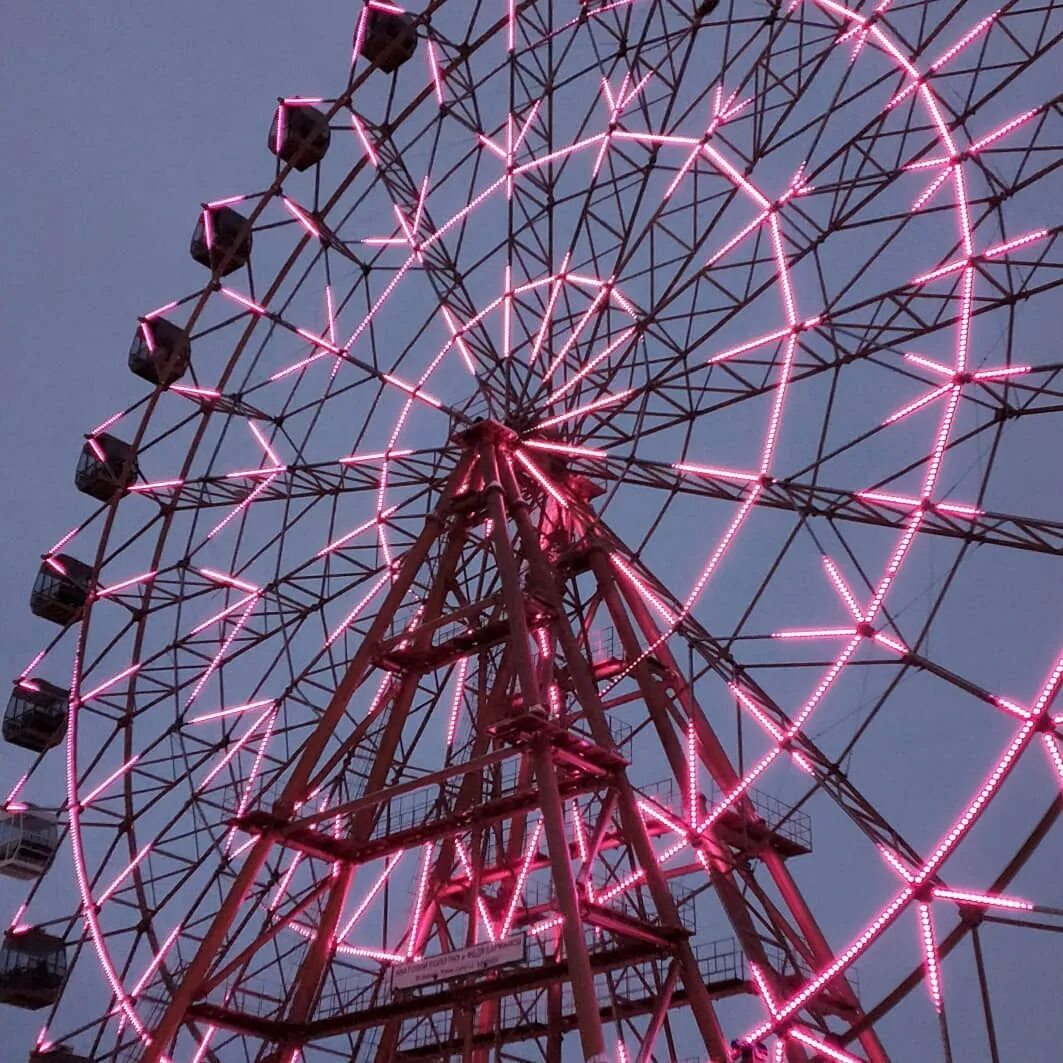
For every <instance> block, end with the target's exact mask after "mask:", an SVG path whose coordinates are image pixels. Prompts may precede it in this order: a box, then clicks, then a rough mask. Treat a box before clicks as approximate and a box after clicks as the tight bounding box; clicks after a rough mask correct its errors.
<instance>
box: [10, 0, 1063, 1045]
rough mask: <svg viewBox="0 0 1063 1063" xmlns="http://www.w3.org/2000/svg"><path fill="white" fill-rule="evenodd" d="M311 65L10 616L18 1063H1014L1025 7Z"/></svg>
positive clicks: (786, 16) (1032, 866)
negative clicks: (198, 280) (18, 887)
mask: <svg viewBox="0 0 1063 1063" xmlns="http://www.w3.org/2000/svg"><path fill="white" fill-rule="evenodd" d="M350 32H351V38H350V41H351V67H350V78H349V81H348V83H347V84H346V85H345V86H342V87H340V89H339V91H336V88H335V87H333V88H332V89H331V90H329V92H331V94H329V92H325V93H324V94H322V95H316V96H311V95H298V96H285V97H281V98H279V99H278V101H277V102H276V105H275V107H274V109H273V116H272V120H271V121H269V122H264V123H263V141H264V143H263V163H262V167H261V168H260V170H259V174H260V176H259V177H258V178H257V179H256V178H254V177H253V176H252V177H250V178H249V186H250V187H252V188H253V190H252V191H250V192H239V191H236V190H221V191H219V192H218V194H217V195H215V194H214V193H213V192H212V193H211V196H212V198H211V199H209V200H207V201H206V202H204V204H203V206H202V210H201V211H200V212H199V214H198V216H197V217H196V218H194V219H190V230H191V245H190V248H189V251H190V253H191V256H192V258H193V259H195V261H196V262H198V263H199V264H200V265H201V266H202V267H203V270H204V272H203V275H202V276H203V283H202V286H201V287H198V288H197V289H196V290H194V291H192V292H189V293H187V294H183V295H180V294H175V297H174V299H173V300H172V301H171V302H169V303H167V305H165V306H162V307H159V308H156V309H152V308H150V307H148V308H145V311H144V313H143V315H142V316H141V317H140V319H139V320H138V321H137V322H135V323H134V324H133V326H132V328H131V331H132V332H133V338H132V344H131V347H130V350H129V356H128V358H129V368H130V370H131V372H132V373H133V374H134V375H135V376H136V377H137V378H138V379H137V380H136V381H135V382H133V383H131V386H130V394H131V395H133V394H135V395H137V396H139V397H137V398H136V399H135V400H134V401H132V403H131V404H129V405H127V406H123V408H122V409H121V410H120V411H119V412H117V413H115V414H114V415H113V416H112V417H109V418H108V419H107V420H106V421H104V422H103V423H102V424H100V425H98V426H95V427H91V429H90V430H89V431H88V433H87V435H86V440H85V445H84V449H83V452H82V453H81V455H80V459H79V461H78V464H77V467H76V475H75V482H76V486H77V488H78V489H79V490H80V491H81V492H82V493H83V494H84V495H86V496H88V497H89V498H91V499H93V500H95V506H94V508H93V509H92V511H91V513H90V515H89V516H88V517H87V518H86V519H85V520H83V521H82V522H81V523H80V524H78V525H77V526H76V527H75V528H74V529H73V530H72V531H70V532H69V533H68V534H66V535H64V536H63V537H62V538H61V539H60V540H59V541H58V542H57V543H56V544H55V546H53V547H52V548H51V549H49V550H48V551H47V552H46V553H45V554H44V556H43V559H42V564H41V568H40V572H39V574H38V576H37V580H36V582H35V584H34V586H33V591H32V597H31V602H30V605H31V609H32V611H33V613H34V614H36V615H37V616H38V617H40V618H42V619H43V620H46V621H49V622H51V623H52V624H54V625H56V628H55V630H56V634H55V636H54V638H53V639H52V640H51V641H50V642H48V644H47V645H46V646H45V648H44V649H43V650H42V651H41V653H40V654H38V655H37V656H36V657H35V658H34V659H33V660H32V661H31V662H29V663H27V664H26V666H25V667H24V668H23V669H22V671H21V673H20V674H19V675H18V676H17V678H16V680H15V684H14V688H13V691H12V694H11V698H10V701H9V703H8V706H7V710H6V713H5V715H4V720H3V737H4V739H5V740H6V742H7V743H9V748H8V750H7V753H6V754H5V756H8V757H11V758H14V759H17V760H18V762H19V770H18V775H19V781H18V783H17V785H16V786H15V787H14V789H13V790H12V791H11V792H10V793H9V794H8V795H7V797H6V800H5V801H4V804H3V808H2V812H0V872H2V873H3V874H4V875H6V876H9V877H11V878H14V879H18V880H22V881H23V882H24V883H25V894H24V898H23V901H20V903H19V905H18V907H17V910H16V911H15V912H13V913H12V918H11V922H10V925H9V928H8V930H7V931H6V934H5V936H4V939H3V949H2V953H0V1001H2V1002H5V1003H7V1004H9V1005H13V1006H16V1007H21V1008H26V1009H31V1010H39V1011H40V1012H41V1014H42V1029H41V1032H40V1035H39V1037H38V1039H37V1043H36V1046H35V1047H34V1048H33V1050H32V1052H31V1054H30V1059H31V1060H34V1061H37V1063H45V1061H51V1063H64V1061H65V1063H102V1061H104V1060H106V1061H112V1060H113V1061H122V1063H141V1061H142V1063H160V1061H172V1063H189V1061H191V1063H230V1061H234V1063H235V1061H245V1063H250V1061H257V1063H297V1061H300V1063H318V1061H321V1063H325V1061H328V1060H358V1061H361V1060H379V1061H385V1060H409V1061H412V1060H419V1059H420V1060H445V1059H462V1060H469V1061H476V1063H487V1061H488V1060H491V1061H494V1060H533V1059H546V1060H550V1061H555V1060H556V1061H561V1060H569V1059H572V1060H575V1059H586V1060H592V1061H595V1063H604V1061H606V1060H608V1061H610V1063H635V1061H636V1060H637V1061H639V1063H652V1061H664V1060H691V1061H692V1060H705V1059H709V1060H712V1061H714V1063H725V1061H737V1060H743V1061H750V1063H752V1061H754V1060H772V1061H774V1063H782V1061H787V1063H800V1061H815V1060H821V1061H822V1060H830V1061H837V1063H886V1061H888V1060H891V1059H892V1060H911V1059H919V1060H938V1059H940V1060H945V1061H951V1060H953V1059H956V1060H976V1059H978V1060H981V1059H986V1060H992V1061H994V1063H995V1061H998V1060H1004V1059H1018V1058H1024V1053H1026V1054H1029V1053H1031V1052H1032V1053H1033V1055H1031V1056H1030V1058H1034V1056H1036V1054H1037V1052H1038V1050H1039V1049H1038V1046H1042V1047H1043V1046H1046V1045H1048V1044H1049V1043H1055V1040H1053V1039H1056V1040H1057V1039H1058V1036H1059V1034H1060V1032H1061V1030H1060V1028H1059V1020H1058V1018H1056V1013H1055V1011H1053V1010H1051V1009H1052V1008H1053V1006H1054V1003H1053V1002H1054V1000H1055V998H1056V996H1058V967H1059V951H1058V944H1057V942H1058V940H1059V938H1058V934H1059V931H1060V930H1063V895H1061V893H1060V888H1059V884H1058V867H1059V857H1060V852H1061V849H1060V834H1059V830H1058V825H1057V824H1056V820H1057V819H1058V817H1059V814H1060V812H1061V810H1063V796H1061V791H1063V730H1061V728H1063V706H1060V705H1059V703H1058V701H1057V695H1058V692H1059V689H1060V686H1061V685H1063V650H1061V646H1063V639H1061V637H1060V635H1061V633H1060V627H1059V623H1058V587H1059V586H1060V555H1061V554H1063V513H1060V512H1059V500H1060V498H1061V497H1063V493H1061V491H1060V488H1061V486H1063V484H1061V480H1060V473H1059V469H1058V461H1057V460H1056V455H1057V454H1058V449H1059V443H1060V438H1061V436H1060V422H1059V415H1060V411H1061V410H1063V361H1061V360H1060V358H1059V355H1058V343H1057V342H1055V335H1054V333H1053V331H1052V328H1053V325H1055V324H1056V321H1057V319H1058V314H1059V306H1060V296H1059V288H1058V286H1059V285H1060V283H1061V281H1063V263H1061V261H1060V254H1059V247H1060V243H1059V240H1058V233H1059V212H1060V208H1059V204H1060V203H1061V202H1063V181H1061V178H1060V172H1059V164H1060V158H1061V151H1063V121H1061V118H1063V116H1061V111H1060V98H1059V96H1058V77H1057V76H1056V73H1055V67H1056V66H1057V65H1058V54H1059V48H1060V45H1059V40H1060V37H1061V35H1063V5H1056V4H1053V3H1035V2H1033V0H1028V2H1015V3H1004V4H1002V5H1001V6H999V7H996V8H993V7H989V6H986V7H985V8H983V7H982V5H980V4H977V3H965V4H956V5H945V4H930V3H905V2H901V0H895V2H891V0H875V2H871V3H842V2H836V0H793V2H779V3H776V2H769V0H765V2H750V3H719V2H713V0H708V2H703V3H701V4H700V5H697V4H694V3H692V2H691V0H684V2H682V3H672V2H666V0H611V2H610V0H588V2H587V3H579V2H577V0H508V3H496V4H480V3H459V2H458V0H435V2H431V3H428V4H427V5H426V6H425V7H423V8H421V9H419V10H405V9H403V8H400V7H398V6H396V5H393V4H391V3H385V2H383V0H369V2H368V3H366V4H365V5H364V6H362V7H360V8H359V9H358V10H357V11H355V12H354V13H353V14H352V25H351V26H350ZM267 112H268V107H267ZM267 161H269V163H270V165H269V167H268V169H267V168H266V162H267ZM249 165H250V164H249ZM249 172H251V171H250V169H249ZM207 176H208V177H209V175H207ZM1057 327H1058V326H1057ZM120 401H121V400H120ZM59 779H64V780H65V799H64V800H62V801H59V800H57V799H56V796H55V795H56V790H57V787H56V781H57V780H59ZM67 863H69V866H70V867H71V869H72V875H73V881H74V884H75V886H76V894H77V900H76V903H75V904H74V905H73V908H71V906H70V905H66V906H63V905H62V904H61V903H60V902H59V901H57V900H56V897H57V896H58V894H57V892H56V890H54V889H53V888H52V882H53V879H52V876H55V875H56V874H57V873H60V870H61V868H64V867H66V866H67ZM5 914H6V913H5ZM1016 956H1020V957H1021V962H1020V961H1017V960H1016ZM1017 964H1018V966H1017ZM1023 969H1025V970H1027V971H1029V972H1035V971H1038V970H1040V971H1043V972H1045V977H1036V976H1034V974H1033V973H1030V974H1029V975H1024V974H1022V973H1021V971H1022V970H1023ZM1052 972H1056V974H1055V977H1056V979H1057V982H1056V984H1055V985H1053V983H1052ZM1034 1014H1036V1015H1037V1016H1038V1018H1037V1019H1036V1021H1031V1015H1034ZM1044 1051H1047V1048H1045V1049H1044Z"/></svg>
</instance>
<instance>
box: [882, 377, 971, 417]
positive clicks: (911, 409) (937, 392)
mask: <svg viewBox="0 0 1063 1063" xmlns="http://www.w3.org/2000/svg"><path fill="white" fill-rule="evenodd" d="M954 387H955V385H954V384H951V383H950V384H942V385H941V386H940V387H936V388H934V389H933V390H932V391H928V392H926V394H925V395H921V396H920V397H919V398H918V399H915V400H914V401H913V402H909V403H908V405H907V406H902V407H901V408H900V409H899V410H895V411H894V412H893V413H891V414H890V415H889V417H887V418H886V419H885V420H884V421H883V422H882V424H883V425H884V426H885V425H889V424H896V423H897V422H898V421H903V420H904V419H905V418H906V417H909V416H911V415H912V414H913V413H917V412H918V411H919V410H921V409H923V408H924V407H926V406H929V405H930V404H931V403H932V402H936V401H937V400H938V399H940V398H941V397H942V396H943V395H947V394H948V393H949V392H950V391H952V390H953V389H954Z"/></svg>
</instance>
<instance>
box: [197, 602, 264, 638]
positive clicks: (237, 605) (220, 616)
mask: <svg viewBox="0 0 1063 1063" xmlns="http://www.w3.org/2000/svg"><path fill="white" fill-rule="evenodd" d="M257 595H258V591H255V592H254V593H253V594H247V595H245V596H244V597H243V598H239V599H238V600H237V601H235V602H233V603H232V604H231V605H227V606H226V607H225V608H224V609H222V610H220V611H219V612H217V613H215V614H214V615H213V616H211V617H209V618H208V619H207V620H204V621H203V622H202V623H200V624H197V625H196V626H195V627H194V628H192V630H191V631H190V632H189V635H198V634H200V633H201V632H203V631H206V629H207V628H208V627H211V626H212V625H213V624H216V623H217V622H218V621H219V620H224V619H225V617H227V616H228V615H229V614H230V613H235V612H236V611H237V610H238V609H242V608H243V607H244V606H245V605H247V603H248V602H250V601H251V600H252V599H254V598H255V597H257Z"/></svg>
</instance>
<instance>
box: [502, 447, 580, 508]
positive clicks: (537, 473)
mask: <svg viewBox="0 0 1063 1063" xmlns="http://www.w3.org/2000/svg"><path fill="white" fill-rule="evenodd" d="M513 456H514V457H515V458H516V459H517V461H519V462H520V463H521V465H523V466H524V468H525V469H527V470H528V473H529V474H530V475H531V477H532V479H534V480H535V481H536V482H537V483H538V484H539V486H540V487H541V488H542V489H543V490H544V491H545V492H546V493H547V494H548V495H549V496H550V497H551V498H552V499H553V500H554V501H555V502H556V503H557V504H558V505H559V506H560V507H561V508H562V509H567V508H568V499H567V498H565V496H564V495H563V494H562V493H561V492H560V491H559V490H558V489H557V488H556V487H555V486H554V485H553V484H552V483H551V482H550V480H549V479H548V478H547V476H546V474H545V473H544V472H543V471H542V470H541V469H540V468H539V466H538V465H536V464H535V462H534V461H532V460H531V458H529V457H528V455H527V454H525V453H524V451H523V450H516V451H514V452H513Z"/></svg>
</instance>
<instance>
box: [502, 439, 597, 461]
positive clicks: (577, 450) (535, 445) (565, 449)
mask: <svg viewBox="0 0 1063 1063" xmlns="http://www.w3.org/2000/svg"><path fill="white" fill-rule="evenodd" d="M521 445H522V446H525V447H530V448H531V449H532V450H543V451H547V452H548V453H552V454H565V455H567V456H569V457H573V458H607V457H609V452H608V451H607V450H596V449H594V448H593V447H575V446H571V445H569V444H567V443H554V442H553V441H552V440H547V439H524V440H522V441H521Z"/></svg>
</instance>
